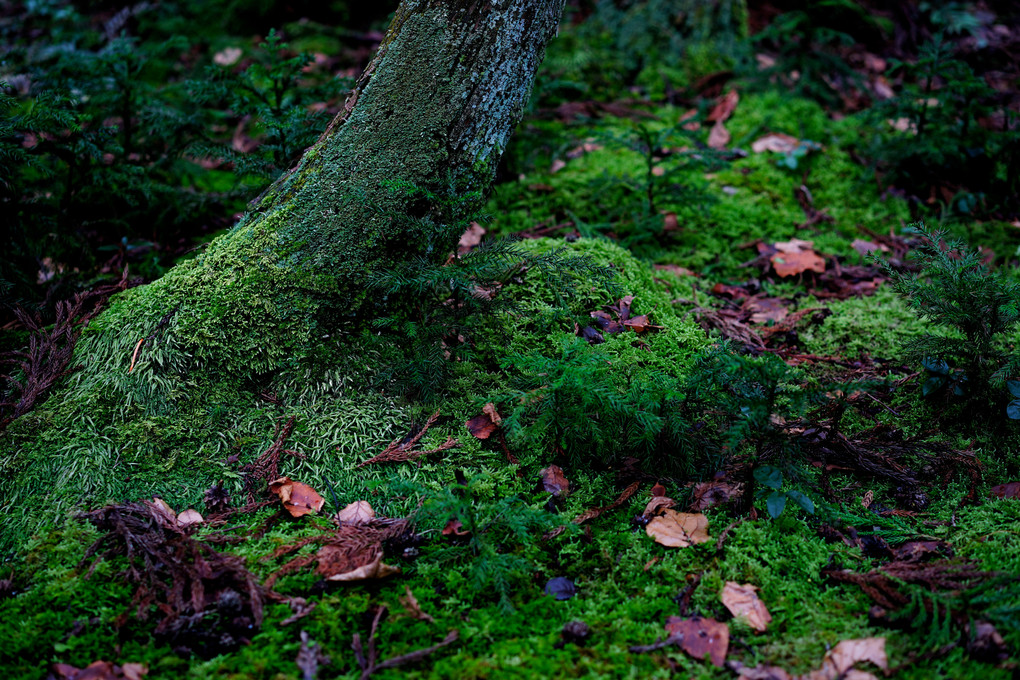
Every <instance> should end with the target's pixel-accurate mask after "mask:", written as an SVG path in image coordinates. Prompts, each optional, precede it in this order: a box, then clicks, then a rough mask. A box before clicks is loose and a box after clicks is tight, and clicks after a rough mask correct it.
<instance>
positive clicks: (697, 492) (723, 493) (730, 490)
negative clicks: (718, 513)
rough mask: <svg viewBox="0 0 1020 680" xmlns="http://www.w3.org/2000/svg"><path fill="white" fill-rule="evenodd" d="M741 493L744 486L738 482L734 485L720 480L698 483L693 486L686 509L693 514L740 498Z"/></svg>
mask: <svg viewBox="0 0 1020 680" xmlns="http://www.w3.org/2000/svg"><path fill="white" fill-rule="evenodd" d="M743 493H744V485H743V484H740V483H739V482H738V483H735V484H733V483H730V482H725V481H722V480H712V481H710V482H699V483H698V484H695V485H694V489H693V493H692V494H691V504H690V506H689V508H688V509H689V510H692V511H694V512H700V511H702V510H707V509H709V508H713V507H715V506H717V505H722V504H724V503H729V502H730V501H732V500H734V499H737V498H740V496H741V495H742V494H743Z"/></svg>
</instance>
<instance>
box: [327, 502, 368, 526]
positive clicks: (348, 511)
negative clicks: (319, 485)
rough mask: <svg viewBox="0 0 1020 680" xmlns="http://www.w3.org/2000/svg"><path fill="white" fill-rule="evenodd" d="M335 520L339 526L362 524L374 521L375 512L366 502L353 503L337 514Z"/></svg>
mask: <svg viewBox="0 0 1020 680" xmlns="http://www.w3.org/2000/svg"><path fill="white" fill-rule="evenodd" d="M336 519H337V521H338V522H340V523H341V524H364V523H366V522H368V521H369V520H370V519H375V510H373V509H372V506H371V505H369V503H368V501H354V502H353V503H350V504H348V505H347V506H346V507H344V509H343V510H341V511H340V512H338V513H337V514H336Z"/></svg>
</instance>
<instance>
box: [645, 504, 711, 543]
mask: <svg viewBox="0 0 1020 680" xmlns="http://www.w3.org/2000/svg"><path fill="white" fill-rule="evenodd" d="M645 533H647V534H648V535H649V536H651V537H652V538H654V539H655V542H656V543H659V544H660V545H664V546H667V547H670V548H686V547H687V546H689V545H692V544H694V543H705V542H707V541H709V540H711V539H710V538H709V535H708V518H707V517H705V516H704V515H702V514H701V513H697V514H692V513H687V512H677V511H676V510H670V509H667V510H664V511H663V514H662V515H661V516H660V517H655V518H653V519H652V521H650V522H649V523H648V524H647V525H646V526H645Z"/></svg>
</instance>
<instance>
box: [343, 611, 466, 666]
mask: <svg viewBox="0 0 1020 680" xmlns="http://www.w3.org/2000/svg"><path fill="white" fill-rule="evenodd" d="M386 611H387V610H386V607H379V608H378V609H377V610H376V613H375V617H374V618H373V619H372V630H371V632H369V634H368V650H367V653H366V650H365V649H364V648H363V647H362V644H361V635H359V634H358V633H355V634H354V636H353V638H352V640H351V648H352V649H353V650H354V658H355V659H356V660H357V662H358V668H360V669H361V680H366V678H368V677H369V676H370V675H372V674H373V673H375V672H376V671H381V670H384V669H386V668H396V667H397V666H403V665H404V664H408V663H415V662H417V661H421V660H422V659H424V658H425V657H427V656H428V655H429V654H432V653H433V652H435V651H436V650H438V649H442V648H443V647H448V646H449V645H452V644H453V643H454V642H456V641H457V638H458V636H459V634H458V632H457V631H456V630H451V631H450V632H449V633H447V635H446V637H445V638H443V640H442V642H439V643H436V644H434V645H432V646H431V647H425V648H424V649H418V650H415V651H413V652H408V653H407V654H401V655H400V656H394V657H391V658H389V659H386V660H385V661H377V659H378V658H379V650H378V649H376V641H377V640H378V637H379V624H380V622H382V620H383V618H384V617H385V616H386Z"/></svg>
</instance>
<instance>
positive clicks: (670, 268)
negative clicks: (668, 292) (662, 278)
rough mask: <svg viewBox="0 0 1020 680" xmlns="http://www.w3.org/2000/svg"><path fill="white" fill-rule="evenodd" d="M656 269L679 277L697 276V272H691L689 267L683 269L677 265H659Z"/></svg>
mask: <svg viewBox="0 0 1020 680" xmlns="http://www.w3.org/2000/svg"><path fill="white" fill-rule="evenodd" d="M655 268H656V269H658V270H660V271H666V272H671V273H673V274H676V275H677V276H697V273H696V272H693V271H691V270H690V269H688V268H687V267H681V266H680V265H676V264H657V265H655Z"/></svg>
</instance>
